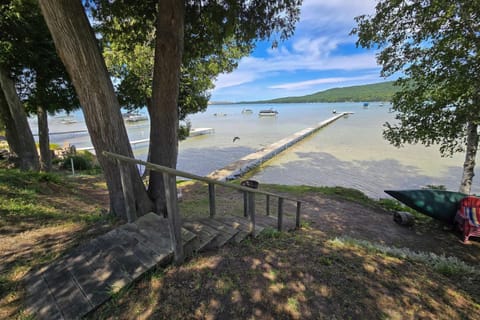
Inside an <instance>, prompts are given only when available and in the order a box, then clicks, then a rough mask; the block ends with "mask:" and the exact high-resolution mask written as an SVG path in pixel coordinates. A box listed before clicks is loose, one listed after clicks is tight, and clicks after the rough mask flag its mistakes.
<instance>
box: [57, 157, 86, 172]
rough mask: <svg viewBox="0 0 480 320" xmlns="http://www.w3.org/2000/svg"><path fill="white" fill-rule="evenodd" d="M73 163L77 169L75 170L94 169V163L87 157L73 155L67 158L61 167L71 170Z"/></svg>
mask: <svg viewBox="0 0 480 320" xmlns="http://www.w3.org/2000/svg"><path fill="white" fill-rule="evenodd" d="M72 161H73V167H74V168H75V170H89V169H92V167H93V164H92V161H91V160H90V159H89V158H88V157H85V156H82V155H71V156H68V157H66V158H65V159H64V160H63V163H62V166H61V167H62V168H63V169H71V168H72Z"/></svg>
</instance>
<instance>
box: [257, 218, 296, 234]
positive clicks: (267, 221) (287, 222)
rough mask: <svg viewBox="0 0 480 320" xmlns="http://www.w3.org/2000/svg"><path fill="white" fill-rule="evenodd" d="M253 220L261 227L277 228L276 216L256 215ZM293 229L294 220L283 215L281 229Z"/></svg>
mask: <svg viewBox="0 0 480 320" xmlns="http://www.w3.org/2000/svg"><path fill="white" fill-rule="evenodd" d="M255 222H256V223H257V224H258V225H261V226H263V227H270V228H274V229H277V228H278V219H277V217H276V216H264V215H256V216H255ZM294 229H295V221H294V220H293V219H292V218H291V217H287V216H284V217H283V230H282V231H290V230H294Z"/></svg>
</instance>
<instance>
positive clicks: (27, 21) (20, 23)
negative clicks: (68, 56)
mask: <svg viewBox="0 0 480 320" xmlns="http://www.w3.org/2000/svg"><path fill="white" fill-rule="evenodd" d="M7 2H8V4H7V5H2V6H1V8H0V29H1V30H2V31H3V32H1V33H0V65H3V66H7V68H8V70H9V72H12V74H13V75H15V78H16V83H17V91H18V93H19V97H20V99H21V100H22V101H23V102H24V103H25V106H26V108H27V111H28V112H31V113H32V112H33V113H35V112H36V109H37V107H39V106H41V107H42V108H44V109H46V110H47V111H49V112H52V113H53V112H55V111H58V110H67V111H71V110H73V109H76V108H78V107H79V103H78V100H77V97H76V94H75V91H74V89H73V87H72V85H71V84H70V81H69V78H68V75H67V73H66V71H65V67H64V66H63V64H62V62H61V61H60V58H59V57H58V55H57V53H56V50H55V46H54V44H53V40H52V38H51V36H50V32H49V31H48V28H47V26H46V24H45V21H44V20H43V17H42V15H41V13H40V9H39V7H38V3H37V1H35V0H11V1H7Z"/></svg>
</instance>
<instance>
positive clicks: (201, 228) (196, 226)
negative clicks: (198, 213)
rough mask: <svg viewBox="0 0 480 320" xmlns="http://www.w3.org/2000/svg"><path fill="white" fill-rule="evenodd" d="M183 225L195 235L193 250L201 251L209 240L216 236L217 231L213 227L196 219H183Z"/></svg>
mask: <svg viewBox="0 0 480 320" xmlns="http://www.w3.org/2000/svg"><path fill="white" fill-rule="evenodd" d="M183 227H184V228H186V229H188V230H190V231H192V232H194V233H195V234H196V235H197V239H198V241H197V245H196V247H195V251H201V250H202V249H204V248H205V247H207V246H208V244H209V243H210V242H212V241H213V239H215V237H217V236H218V234H219V232H218V231H216V230H215V229H214V228H212V227H210V226H208V225H205V224H203V223H200V222H198V221H184V222H183Z"/></svg>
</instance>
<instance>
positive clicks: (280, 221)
mask: <svg viewBox="0 0 480 320" xmlns="http://www.w3.org/2000/svg"><path fill="white" fill-rule="evenodd" d="M277 222H278V226H277V227H278V231H282V230H283V198H278V221H277Z"/></svg>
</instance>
